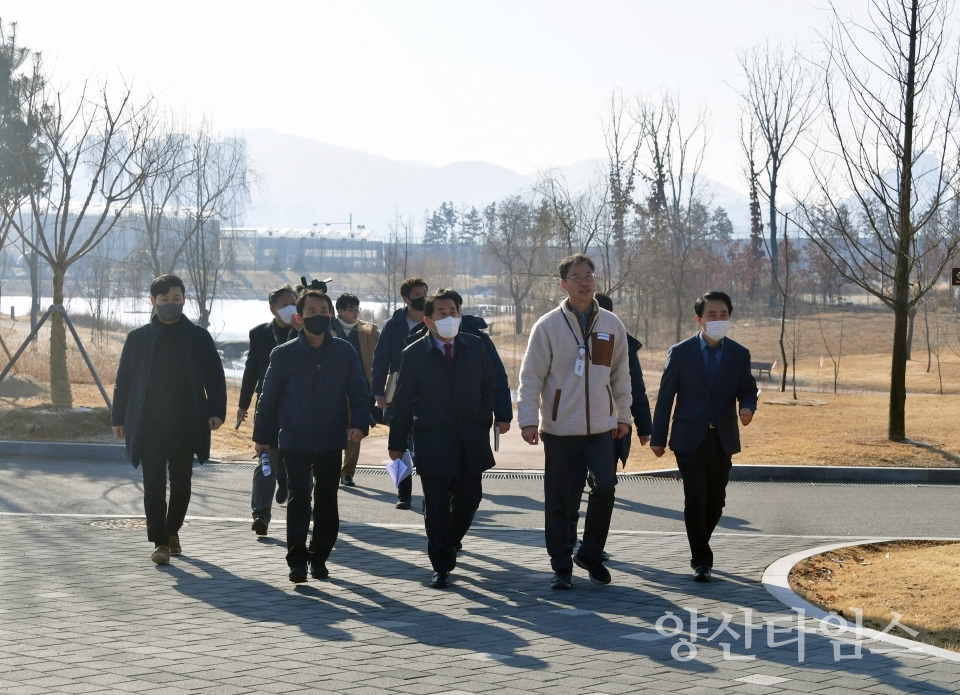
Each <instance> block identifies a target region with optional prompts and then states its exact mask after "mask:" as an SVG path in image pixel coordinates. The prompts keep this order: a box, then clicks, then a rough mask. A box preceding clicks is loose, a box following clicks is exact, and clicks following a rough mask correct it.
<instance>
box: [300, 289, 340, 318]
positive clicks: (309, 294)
mask: <svg viewBox="0 0 960 695" xmlns="http://www.w3.org/2000/svg"><path fill="white" fill-rule="evenodd" d="M308 297H319V298H320V299H326V300H327V306H328V307H329V308H330V315H331V316H332V315H333V300H332V299H330V296H329V295H328V294H327V293H326V292H321V291H320V290H315V289H312V288H311V289H309V290H304V291H303V292H301V293H300V296H299V297H297V313H298V314H300V315H301V316H303V305H304V304H306V303H307V298H308Z"/></svg>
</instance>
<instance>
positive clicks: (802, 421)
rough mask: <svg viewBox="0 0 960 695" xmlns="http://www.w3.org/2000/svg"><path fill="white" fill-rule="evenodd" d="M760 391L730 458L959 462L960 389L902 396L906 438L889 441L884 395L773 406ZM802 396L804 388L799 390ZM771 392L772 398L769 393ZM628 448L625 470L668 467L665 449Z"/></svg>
mask: <svg viewBox="0 0 960 695" xmlns="http://www.w3.org/2000/svg"><path fill="white" fill-rule="evenodd" d="M781 395H782V394H775V393H774V394H767V393H766V392H765V393H764V394H763V395H762V396H761V397H760V401H761V402H760V407H759V409H758V410H757V414H756V416H755V417H754V419H753V422H752V423H750V425H749V426H747V427H741V428H740V437H741V443H742V446H743V451H742V452H741V453H740V454H738V455H737V456H735V457H734V463H764V464H777V463H780V464H793V465H823V466H937V467H956V466H958V465H960V428H958V427H957V422H958V421H960V396H924V395H911V396H908V397H907V434H908V436H910V437H911V442H916V443H900V444H896V443H894V442H891V441H889V440H887V438H886V431H887V404H888V400H887V397H886V396H877V395H868V394H860V395H852V394H840V395H836V396H834V395H832V394H830V395H825V394H817V396H816V398H817V399H818V400H821V401H826V403H827V404H826V405H823V406H818V407H817V406H801V405H794V406H786V405H770V404H768V403H766V402H765V401H769V400H771V398H774V397H778V396H781ZM804 395H807V394H804ZM768 396H769V397H768ZM637 444H638V442H637V441H636V440H634V442H633V446H632V447H631V452H630V460H629V461H628V462H627V470H633V471H638V470H653V469H657V468H673V467H675V466H676V461H675V459H674V457H673V454H672V453H670V452H669V450H668V451H667V453H666V454H664V456H663V457H662V458H659V459H658V458H656V457H655V456H654V455H653V454H652V453H651V451H650V448H649V447H640V446H637Z"/></svg>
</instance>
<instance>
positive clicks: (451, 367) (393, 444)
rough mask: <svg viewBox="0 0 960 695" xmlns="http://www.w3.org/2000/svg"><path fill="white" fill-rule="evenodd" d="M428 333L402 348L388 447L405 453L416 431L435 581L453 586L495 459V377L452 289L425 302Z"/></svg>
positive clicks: (394, 452) (435, 584) (398, 453)
mask: <svg viewBox="0 0 960 695" xmlns="http://www.w3.org/2000/svg"><path fill="white" fill-rule="evenodd" d="M423 322H424V323H425V324H426V326H427V328H428V329H429V331H430V332H429V334H427V335H425V336H423V337H422V338H420V339H419V340H417V341H416V342H414V343H413V344H411V345H410V346H409V347H407V348H406V349H405V350H404V351H403V363H402V366H401V368H400V384H399V386H398V388H397V395H396V398H395V399H394V401H393V418H392V420H391V421H390V440H389V444H388V450H389V454H390V458H391V459H394V460H395V459H398V458H400V457H401V456H403V452H404V449H405V448H406V446H407V441H408V438H409V437H410V435H411V433H412V434H413V436H414V438H415V440H416V442H417V474H418V475H419V477H420V481H421V484H422V486H423V500H424V525H425V526H426V531H427V553H428V555H429V556H430V564H431V565H433V570H434V574H433V579H432V580H431V582H430V586H432V587H434V588H437V589H442V588H444V587H446V586H449V583H450V572H452V571H453V569H454V567H456V564H457V547H458V546H459V545H460V542H461V541H462V540H463V537H464V535H465V534H466V533H467V531H468V530H469V528H470V524H471V522H472V521H473V516H474V514H475V513H476V511H477V508H478V507H479V506H480V500H481V498H482V497H483V487H482V483H481V480H482V476H483V471H485V470H487V469H488V468H492V467H493V466H494V465H495V461H494V459H493V451H491V449H490V428H491V426H492V425H493V410H494V407H495V406H496V377H495V376H494V372H493V366H492V365H491V363H490V357H489V356H488V355H487V350H486V347H485V346H484V344H483V342H482V341H481V340H480V339H479V338H477V337H476V336H472V335H466V334H463V333H460V312H459V309H458V307H457V303H456V300H455V299H454V297H453V293H452V292H450V291H449V290H447V291H440V292H438V293H436V294H434V295H433V296H432V297H430V299H428V300H427V301H426V303H425V305H424V319H423Z"/></svg>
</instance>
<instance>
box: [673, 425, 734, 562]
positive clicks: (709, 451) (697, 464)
mask: <svg viewBox="0 0 960 695" xmlns="http://www.w3.org/2000/svg"><path fill="white" fill-rule="evenodd" d="M674 455H675V456H676V457H677V467H678V468H679V469H680V475H681V476H682V477H683V522H684V524H686V527H687V540H688V541H690V554H691V555H692V559H691V561H690V564H691V565H692V566H693V567H695V568H696V567H699V566H701V565H706V566H707V567H713V551H712V550H711V549H710V536H711V535H713V531H714V529H715V528H717V524H718V523H719V522H720V517H721V515H722V514H723V505H724V503H725V502H726V497H727V480H728V479H729V477H730V468H731V466H732V465H733V462H732V461H731V460H730V456H728V455H727V454H726V453H725V452H724V450H723V446H722V445H721V444H720V435H719V434H717V431H716V430H715V429H713V428H711V429H709V430H707V434H706V436H704V438H703V442H701V444H700V447H699V448H698V449H697V450H696V451H695V452H693V453H680V452H679V451H678V452H674Z"/></svg>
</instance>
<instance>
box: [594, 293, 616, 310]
mask: <svg viewBox="0 0 960 695" xmlns="http://www.w3.org/2000/svg"><path fill="white" fill-rule="evenodd" d="M593 298H594V299H596V300H597V304H599V305H600V308H601V309H606V310H607V311H613V300H612V299H610V295H607V294H604V293H603V292H597V293H596V294H595V295H593Z"/></svg>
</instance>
